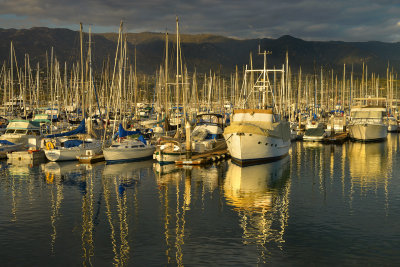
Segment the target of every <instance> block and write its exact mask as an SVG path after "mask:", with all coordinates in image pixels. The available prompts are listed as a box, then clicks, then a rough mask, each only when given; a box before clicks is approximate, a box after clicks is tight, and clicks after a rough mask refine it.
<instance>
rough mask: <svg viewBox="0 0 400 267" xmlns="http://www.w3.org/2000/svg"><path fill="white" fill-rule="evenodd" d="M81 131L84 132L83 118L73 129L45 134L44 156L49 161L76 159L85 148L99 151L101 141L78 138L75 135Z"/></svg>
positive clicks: (94, 151)
mask: <svg viewBox="0 0 400 267" xmlns="http://www.w3.org/2000/svg"><path fill="white" fill-rule="evenodd" d="M83 133H86V129H85V120H82V122H81V124H80V125H79V126H78V128H76V129H75V130H72V131H69V132H65V133H59V134H53V135H47V136H46V138H48V139H45V140H44V144H45V147H46V148H45V150H44V153H45V155H46V158H47V159H48V160H50V161H65V160H76V157H77V156H79V155H81V154H82V153H84V152H85V151H86V150H92V151H93V153H99V152H100V151H101V142H100V141H99V140H95V139H91V138H88V139H85V140H79V139H78V138H77V135H78V134H83ZM71 137H72V138H71ZM55 138H58V139H55Z"/></svg>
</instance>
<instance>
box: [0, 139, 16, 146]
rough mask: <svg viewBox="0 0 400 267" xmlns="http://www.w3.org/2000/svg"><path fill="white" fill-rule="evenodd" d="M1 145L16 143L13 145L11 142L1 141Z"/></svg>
mask: <svg viewBox="0 0 400 267" xmlns="http://www.w3.org/2000/svg"><path fill="white" fill-rule="evenodd" d="M0 144H2V145H15V144H14V143H11V142H10V141H7V140H0Z"/></svg>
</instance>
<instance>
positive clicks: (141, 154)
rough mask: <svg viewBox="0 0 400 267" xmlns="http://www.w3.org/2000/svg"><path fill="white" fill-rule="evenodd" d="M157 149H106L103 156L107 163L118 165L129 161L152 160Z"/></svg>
mask: <svg viewBox="0 0 400 267" xmlns="http://www.w3.org/2000/svg"><path fill="white" fill-rule="evenodd" d="M154 151H155V147H147V148H144V149H113V148H107V149H104V151H103V154H104V158H105V160H106V161H107V163H118V162H127V161H141V160H146V159H151V158H152V157H153V153H154Z"/></svg>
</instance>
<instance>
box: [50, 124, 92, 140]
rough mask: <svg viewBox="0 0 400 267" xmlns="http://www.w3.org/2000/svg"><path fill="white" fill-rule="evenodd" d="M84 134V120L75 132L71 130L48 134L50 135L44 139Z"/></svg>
mask: <svg viewBox="0 0 400 267" xmlns="http://www.w3.org/2000/svg"><path fill="white" fill-rule="evenodd" d="M84 133H86V127H85V120H82V122H81V124H79V126H78V128H76V129H75V130H72V131H69V132H66V133H59V134H50V135H47V136H46V138H54V137H62V136H71V135H75V134H84Z"/></svg>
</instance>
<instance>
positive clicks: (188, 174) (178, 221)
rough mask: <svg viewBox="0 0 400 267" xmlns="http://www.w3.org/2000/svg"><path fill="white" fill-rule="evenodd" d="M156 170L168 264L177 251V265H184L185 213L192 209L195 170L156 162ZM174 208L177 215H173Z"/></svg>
mask: <svg viewBox="0 0 400 267" xmlns="http://www.w3.org/2000/svg"><path fill="white" fill-rule="evenodd" d="M154 171H155V174H156V181H157V184H158V189H159V200H160V203H161V206H162V207H163V210H162V217H163V218H162V219H163V221H164V235H165V237H164V240H165V245H166V251H165V255H166V257H167V264H171V263H172V262H173V258H172V257H173V256H172V255H173V252H174V251H175V262H176V265H177V266H183V250H182V247H183V245H184V243H185V239H184V238H185V225H186V220H185V215H186V211H188V210H190V205H191V199H192V175H193V171H194V170H193V169H192V168H190V167H189V168H186V169H179V168H177V167H176V166H175V165H174V164H169V165H160V164H154ZM181 181H183V192H181ZM173 190H175V194H173ZM171 191H172V192H171ZM181 194H182V195H183V199H182V198H181ZM173 195H175V199H170V197H172V196H173ZM173 203H175V207H173V205H174V204H173ZM174 209H175V216H173V215H172V214H173V212H174ZM174 220H175V224H174ZM171 228H172V229H171ZM172 233H173V234H172ZM174 238H175V240H174ZM174 241H175V242H174Z"/></svg>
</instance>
